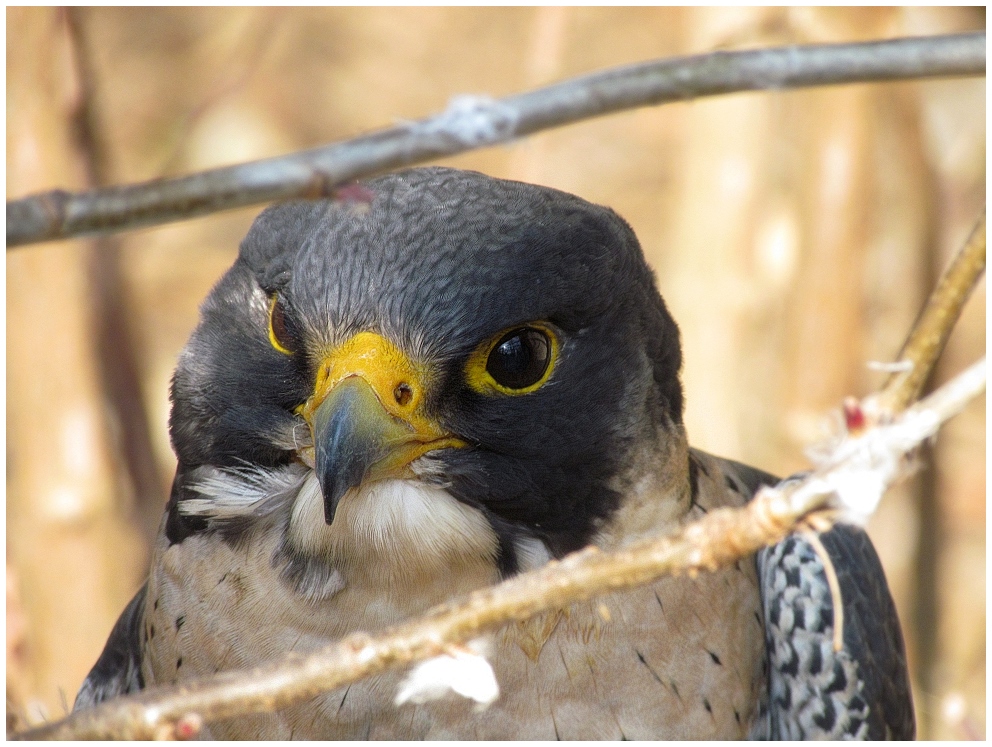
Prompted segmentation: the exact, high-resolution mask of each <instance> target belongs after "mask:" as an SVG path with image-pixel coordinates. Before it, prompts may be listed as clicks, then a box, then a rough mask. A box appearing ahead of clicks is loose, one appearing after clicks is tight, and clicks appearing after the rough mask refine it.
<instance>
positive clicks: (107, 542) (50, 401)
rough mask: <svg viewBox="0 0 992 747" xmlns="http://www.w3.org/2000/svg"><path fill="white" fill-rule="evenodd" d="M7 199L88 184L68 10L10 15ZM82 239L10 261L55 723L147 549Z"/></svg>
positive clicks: (34, 673)
mask: <svg viewBox="0 0 992 747" xmlns="http://www.w3.org/2000/svg"><path fill="white" fill-rule="evenodd" d="M7 14H8V15H7V20H8V26H7V194H8V196H10V195H21V194H25V193H28V192H32V191H37V190H41V189H44V188H46V187H51V186H52V185H61V186H65V187H69V188H80V187H84V186H86V179H85V173H86V169H85V167H84V163H83V159H82V157H81V154H80V153H79V152H78V150H77V148H76V145H75V139H74V134H73V132H72V129H71V128H72V116H73V112H74V110H75V107H76V106H77V103H78V102H77V100H76V97H77V96H78V95H79V81H78V80H77V79H76V77H75V71H74V67H73V65H74V63H73V55H72V50H71V48H70V46H69V44H70V41H69V38H68V36H67V33H66V25H65V22H64V21H65V19H64V17H63V15H62V12H61V11H57V10H51V9H44V8H9V9H8V11H7ZM92 251H93V249H92V247H91V246H90V245H89V244H88V242H81V241H75V242H71V243H70V242H66V243H63V244H48V245H44V246H39V247H34V248H32V249H31V250H29V251H26V252H14V253H10V254H8V255H7V433H8V435H9V437H8V440H7V548H8V550H7V551H8V557H9V558H10V561H11V562H12V563H13V565H14V567H15V568H16V572H17V575H16V579H17V581H18V582H19V589H20V596H21V598H22V600H23V609H24V617H25V620H26V623H27V634H26V644H25V657H26V659H27V661H28V662H29V664H30V675H29V677H28V681H26V682H20V683H17V685H16V686H15V691H16V692H17V693H18V694H19V695H20V697H22V698H24V699H25V700H24V702H22V703H21V704H20V705H21V706H22V707H24V708H25V709H26V714H27V717H28V718H29V719H36V718H37V717H38V716H39V715H42V714H47V715H48V716H53V717H57V716H60V715H62V712H63V708H64V706H65V705H68V706H69V707H71V705H72V701H73V699H74V698H75V688H76V687H78V685H79V683H80V682H81V681H82V678H83V676H84V675H85V673H86V671H87V670H88V668H89V667H90V666H92V664H93V663H94V661H95V660H96V657H97V656H98V655H99V653H100V649H101V648H102V642H103V640H105V639H106V635H107V633H108V631H109V630H110V627H111V626H112V625H113V622H114V620H115V618H116V616H117V615H118V614H119V613H120V611H121V609H122V608H123V606H124V605H125V604H126V602H127V600H128V597H129V596H130V595H131V594H133V593H134V591H135V590H136V588H137V585H138V583H139V578H140V576H141V573H142V569H141V563H142V558H143V556H144V553H145V550H144V547H143V545H142V542H141V540H140V538H139V537H138V535H137V534H136V532H135V529H134V527H133V525H132V523H131V521H130V518H129V517H130V507H131V505H130V488H129V486H128V484H127V482H126V480H123V479H122V477H121V476H122V475H126V474H127V472H126V469H125V465H124V464H122V463H121V461H120V460H119V458H118V455H117V453H116V450H115V448H114V438H113V434H112V429H113V428H114V427H115V424H114V423H113V422H112V421H111V419H110V418H109V416H108V409H107V407H106V406H105V403H104V398H103V395H102V383H101V381H100V374H99V370H100V367H99V365H98V362H97V360H96V357H95V356H96V346H95V342H94V322H95V320H94V318H93V300H94V299H93V288H92V286H91V284H90V276H89V267H90V263H91V259H92V257H91V252H92Z"/></svg>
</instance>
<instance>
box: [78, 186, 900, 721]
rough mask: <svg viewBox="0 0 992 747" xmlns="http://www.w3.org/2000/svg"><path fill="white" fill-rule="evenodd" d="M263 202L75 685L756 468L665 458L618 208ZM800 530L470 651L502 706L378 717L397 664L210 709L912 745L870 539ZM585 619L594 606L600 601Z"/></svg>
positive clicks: (628, 235)
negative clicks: (272, 702)
mask: <svg viewBox="0 0 992 747" xmlns="http://www.w3.org/2000/svg"><path fill="white" fill-rule="evenodd" d="M363 189H364V192H363V194H365V192H367V194H365V199H361V200H351V201H332V200H312V201H294V202H288V203H284V204H279V205H276V206H273V207H271V208H269V209H267V210H265V211H264V212H263V213H262V214H261V215H260V216H259V217H258V219H257V220H256V221H255V223H254V225H253V226H252V228H251V230H250V231H249V233H248V235H247V237H246V238H245V240H244V241H243V243H242V245H241V250H240V254H239V256H238V259H237V260H236V262H235V263H234V265H233V267H232V268H231V269H230V270H229V271H228V272H227V274H225V275H224V276H223V278H222V279H221V280H220V281H219V282H218V284H217V285H216V287H215V288H214V289H213V291H212V292H211V294H210V296H209V297H208V298H207V300H206V302H205V303H204V304H203V307H202V309H201V320H200V323H199V326H198V327H197V328H196V330H195V331H194V332H193V335H192V337H191V338H190V340H189V343H188V344H187V346H186V348H185V349H184V350H183V352H182V354H181V356H180V358H179V364H178V367H177V370H176V373H175V377H174V379H173V383H172V414H171V420H170V433H171V437H172V443H173V446H174V448H175V452H176V455H177V457H178V468H177V471H176V477H175V481H174V483H173V487H172V494H171V497H170V500H169V502H168V505H167V507H166V511H165V516H164V518H163V521H162V525H161V531H160V533H159V537H158V540H157V544H156V546H155V548H154V553H153V558H152V565H151V572H150V575H149V578H148V581H147V583H146V584H145V586H144V587H143V588H142V589H141V590H140V591H139V592H138V594H137V596H136V597H135V598H134V600H133V601H132V602H131V603H130V605H129V606H128V607H127V609H126V610H125V611H124V613H123V614H122V616H121V618H120V620H119V621H118V623H117V625H116V626H115V628H114V630H113V632H112V633H111V635H110V640H109V641H108V642H107V645H106V648H105V650H104V652H103V654H102V655H101V657H100V659H99V660H98V661H97V663H96V665H95V666H94V668H93V670H92V672H91V673H90V675H89V677H88V678H87V679H86V681H85V683H84V684H83V686H82V689H81V690H80V692H79V695H78V696H77V698H76V703H75V708H76V709H81V708H88V707H91V706H93V705H94V704H96V703H99V702H101V701H104V700H106V699H108V698H110V697H113V696H115V695H119V694H122V693H127V692H134V691H136V690H139V689H141V688H145V687H149V686H151V685H160V684H173V683H182V682H185V681H188V680H191V679H194V678H198V677H204V676H209V675H212V674H213V673H215V672H218V671H223V670H232V669H249V668H251V667H253V666H256V665H258V664H259V663H261V662H265V661H270V660H272V659H274V658H276V657H279V656H281V655H283V654H284V653H286V652H288V651H297V652H311V651H314V650H316V649H318V648H319V647H321V646H322V645H325V644H326V643H328V642H331V641H334V640H337V639H339V638H340V637H342V636H344V635H346V634H348V633H350V632H352V631H359V630H361V631H368V632H373V631H377V630H381V629H383V628H385V627H387V626H390V625H392V624H395V623H397V622H399V621H402V620H404V619H407V618H410V617H411V616H415V615H418V614H420V613H422V612H424V611H426V610H427V609H428V608H430V607H433V606H434V605H437V604H439V603H441V602H444V601H446V600H449V599H452V598H453V597H456V596H458V595H461V594H464V593H466V592H469V591H471V590H474V589H478V588H480V587H484V586H487V585H491V584H495V583H497V582H498V581H500V580H501V579H505V578H507V577H510V576H513V575H514V574H517V573H520V572H522V571H526V570H528V569H532V568H536V567H538V566H541V565H542V564H544V563H547V562H549V561H550V560H551V559H554V558H561V557H562V556H564V555H566V554H567V553H570V552H572V551H574V550H578V549H580V548H582V547H585V546H587V545H595V546H598V547H600V548H603V549H611V548H619V547H622V546H624V545H625V544H627V543H629V542H631V541H632V540H635V539H638V538H641V537H644V536H646V535H655V534H659V533H665V532H671V531H673V530H675V529H677V528H678V527H681V526H683V525H684V524H686V523H688V522H691V521H693V520H695V519H697V518H698V517H700V516H702V515H704V514H705V513H706V512H707V511H710V510H711V509H713V508H716V507H719V506H739V505H742V504H744V503H745V502H747V501H748V500H749V498H750V497H751V496H752V495H753V494H754V493H755V491H756V490H757V489H758V488H759V487H760V486H761V485H762V484H767V483H772V484H774V483H775V482H777V480H776V478H774V477H772V476H771V475H769V474H767V473H764V472H761V471H759V470H757V469H754V468H751V467H748V466H745V465H743V464H739V463H736V462H732V461H729V460H726V459H721V458H718V457H715V456H711V455H709V454H706V453H704V452H702V451H699V450H696V449H693V448H690V447H689V445H688V441H687V438H686V433H685V429H684V427H683V421H682V412H683V393H682V386H681V383H680V380H679V371H680V368H681V364H682V354H681V348H680V342H679V332H678V328H677V327H676V324H675V322H674V320H673V319H672V317H671V315H670V314H669V312H668V310H667V309H666V307H665V304H664V302H663V301H662V299H661V296H660V295H659V294H658V291H657V289H656V286H655V280H654V276H653V274H652V271H651V270H650V268H649V267H648V265H647V264H646V262H645V259H644V256H643V254H642V252H641V248H640V246H639V244H638V241H637V238H636V237H635V236H634V233H633V231H632V230H631V229H630V227H629V226H628V225H627V224H626V223H625V222H624V221H623V220H622V219H621V218H620V217H619V216H617V215H616V214H615V213H614V212H613V211H611V210H609V209H607V208H604V207H600V206H597V205H592V204H590V203H588V202H586V201H584V200H582V199H580V198H578V197H575V196H572V195H570V194H566V193H563V192H559V191H556V190H553V189H548V188H545V187H539V186H534V185H530V184H524V183H519V182H512V181H503V180H499V179H494V178H490V177H488V176H484V175H482V174H478V173H473V172H466V171H459V170H454V169H447V168H425V169H411V170H408V171H404V172H400V173H393V174H389V175H386V176H383V177H380V178H376V179H373V180H370V181H368V182H367V183H366V185H365V187H364V188H363ZM821 541H822V544H823V545H824V546H825V548H826V550H827V551H828V553H829V556H830V560H831V564H832V566H833V567H834V568H835V569H836V574H837V577H838V579H839V582H840V588H841V592H842V595H841V598H842V600H843V620H844V623H843V643H844V645H843V648H842V649H841V650H839V651H837V650H835V648H834V645H833V629H834V628H833V626H834V624H835V616H834V610H833V604H834V600H833V597H832V595H831V593H830V589H829V585H828V582H827V576H826V572H825V569H824V564H823V560H822V558H821V557H820V555H818V554H817V552H816V551H814V549H813V547H812V545H811V544H810V543H809V542H807V541H805V540H804V539H803V538H802V537H799V536H794V537H790V538H789V539H787V540H785V541H784V542H782V543H780V544H779V545H777V546H775V547H772V548H769V549H767V550H765V551H763V552H761V553H759V554H758V555H757V556H756V557H753V558H750V559H747V560H742V561H740V562H738V563H737V564H736V565H734V566H733V567H729V568H725V569H722V570H720V571H717V572H714V573H707V574H701V575H699V576H697V577H696V578H687V577H678V578H663V579H661V580H659V581H656V582H655V583H653V584H649V585H647V586H644V587H641V588H636V589H632V590H629V591H622V592H616V593H613V594H609V595H607V596H605V597H602V598H599V599H597V600H594V601H593V602H590V603H579V604H575V605H573V606H571V607H569V608H567V609H561V610H557V611H555V612H554V613H549V614H545V615H543V616H541V617H539V618H537V619H534V620H531V621H530V622H529V623H527V624H516V623H514V624H510V625H507V626H506V627H505V628H503V629H502V630H500V631H499V632H497V633H496V634H494V635H492V636H490V637H489V639H488V641H487V645H488V646H489V648H488V654H487V658H488V660H489V661H490V662H491V663H492V666H493V669H494V671H495V674H496V678H497V680H498V683H499V687H500V696H499V698H498V699H497V700H496V701H495V702H494V703H492V705H490V706H489V707H488V708H487V709H486V710H483V711H481V712H480V711H479V710H478V709H477V708H474V707H473V704H472V703H470V702H468V701H466V700H464V699H461V698H453V697H451V698H444V699H440V700H435V701H431V702H425V703H407V704H404V705H400V706H395V705H394V704H393V701H394V698H395V696H396V692H397V688H398V686H399V683H400V681H401V679H402V677H403V673H396V674H386V675H381V676H377V677H372V678H369V679H366V680H363V681H360V682H356V683H355V684H352V685H350V686H348V687H343V688H340V689H339V690H334V691H331V692H327V693H324V694H322V695H320V696H318V697H316V698H313V699H312V700H310V701H307V702H304V703H300V704H297V705H294V706H292V707H289V708H285V709H282V710H279V711H277V712H275V713H269V714H260V715H251V716H245V717H242V718H237V719H230V720H226V721H220V722H214V723H211V724H209V725H208V727H207V733H206V736H212V737H216V738H252V739H271V738H278V739H288V738H297V739H308V738H321V739H346V738H360V739H422V738H423V739H447V738H468V739H476V738H478V739H555V738H559V739H593V738H604V739H624V738H626V739H673V738H674V739H677V738H719V737H729V738H742V737H748V736H750V737H756V738H789V739H795V738H841V737H854V738H871V739H875V738H883V737H895V738H907V737H912V736H913V735H914V719H913V707H912V701H911V697H910V693H909V685H908V678H907V673H906V661H905V653H904V648H903V642H902V637H901V633H900V629H899V623H898V620H897V618H896V612H895V608H894V606H893V603H892V600H891V597H890V595H889V591H888V588H887V586H886V582H885V577H884V575H883V572H882V568H881V566H880V564H879V561H878V558H877V556H876V554H875V552H874V550H873V548H872V546H871V543H870V541H869V540H868V538H867V536H866V535H865V534H864V532H862V531H861V530H859V529H855V528H851V527H846V526H838V527H836V528H835V529H833V530H832V531H830V532H828V533H826V534H824V535H822V538H821ZM604 606H605V608H606V609H607V610H608V612H609V614H608V615H605V616H604V615H603V614H601V610H602V609H603V607H604Z"/></svg>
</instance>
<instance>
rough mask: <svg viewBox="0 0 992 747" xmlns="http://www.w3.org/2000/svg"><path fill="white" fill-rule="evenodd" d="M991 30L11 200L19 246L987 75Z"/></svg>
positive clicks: (533, 102)
mask: <svg viewBox="0 0 992 747" xmlns="http://www.w3.org/2000/svg"><path fill="white" fill-rule="evenodd" d="M984 73H985V33H984V32H977V33H970V34H954V35H948V36H933V37H917V38H907V39H894V40H890V41H876V42H866V43H857V44H822V45H807V46H790V47H779V48H773V49H760V50H751V51H743V52H714V53H711V54H704V55H696V56H692V57H676V58H670V59H665V60H656V61H652V62H644V63H639V64H636V65H630V66H627V67H620V68H614V69H611V70H606V71H603V72H598V73H593V74H591V75H586V76H583V77H579V78H573V79H571V80H567V81H564V82H562V83H557V84H555V85H551V86H547V87H545V88H540V89H537V90H534V91H530V92H527V93H522V94H516V95H513V96H508V97H506V98H502V99H491V98H488V97H485V96H462V97H457V98H455V99H454V100H453V101H452V102H451V104H450V105H449V107H448V109H447V110H446V111H445V112H443V113H442V114H439V115H435V116H433V117H428V118H427V119H423V120H419V121H416V122H412V123H408V124H403V125H401V126H397V127H392V128H389V129H385V130H379V131H377V132H373V133H371V134H368V135H363V136H361V137H358V138H354V139H352V140H347V141H343V142H339V143H333V144H330V145H327V146H323V147H321V148H316V149H313V150H308V151H302V152H299V153H294V154H290V155H288V156H281V157H278V158H269V159H265V160H262V161H255V162H252V163H246V164H240V165H236V166H229V167H224V168H219V169H213V170H210V171H205V172H201V173H198V174H192V175H189V176H185V177H180V178H175V179H160V180H155V181H150V182H145V183H142V184H135V185H130V186H123V187H114V188H109V189H101V190H94V191H91V192H83V193H78V194H72V193H69V192H65V191H60V190H56V191H51V192H45V193H42V194H39V195H35V196H32V197H25V198H22V199H18V200H13V201H11V202H8V203H7V247H8V249H10V248H11V247H15V246H19V245H22V244H29V243H33V242H38V241H48V240H52V239H61V238H68V237H72V236H80V235H85V234H93V233H106V232H111V231H119V230H123V229H126V228H136V227H139V226H148V225H154V224H159V223H166V222H169V221H176V220H185V219H188V218H192V217H195V216H199V215H205V214H208V213H212V212H217V211H220V210H228V209H231V208H236V207H244V206H246V205H254V204H258V203H262V202H268V201H271V200H281V199H287V198H292V197H309V198H313V197H321V196H331V195H334V194H335V187H337V186H338V185H341V184H343V183H345V182H348V181H350V180H354V179H357V178H359V177H364V176H369V175H372V174H375V173H379V172H382V171H387V170H389V169H394V168H399V167H402V166H409V165H411V164H416V163H422V162H425V161H430V160H434V159H437V158H440V157H443V156H450V155H454V154H456V153H461V152H464V151H467V150H472V149H475V148H482V147H486V146H491V145H496V144H498V143H505V142H508V141H510V140H513V139H515V138H519V137H521V136H523V135H528V134H530V133H533V132H537V131H539V130H545V129H549V128H552V127H559V126H561V125H565V124H570V123H573V122H578V121H580V120H582V119H588V118H591V117H598V116H602V115H605V114H610V113H613V112H618V111H622V110H625V109H632V108H636V107H641V106H652V105H657V104H664V103H668V102H672V101H686V100H689V99H693V98H699V97H702V96H713V95H716V94H722V93H732V92H736V91H754V90H761V89H787V88H800V87H809V86H826V85H836V84H840V83H863V82H871V81H891V80H905V79H911V78H927V77H940V76H961V75H984Z"/></svg>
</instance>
